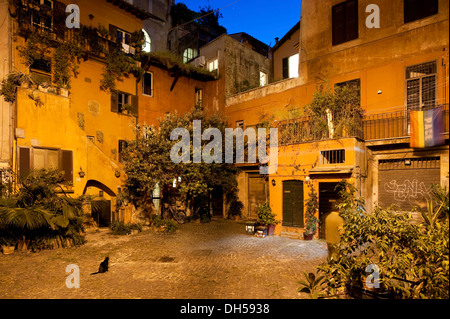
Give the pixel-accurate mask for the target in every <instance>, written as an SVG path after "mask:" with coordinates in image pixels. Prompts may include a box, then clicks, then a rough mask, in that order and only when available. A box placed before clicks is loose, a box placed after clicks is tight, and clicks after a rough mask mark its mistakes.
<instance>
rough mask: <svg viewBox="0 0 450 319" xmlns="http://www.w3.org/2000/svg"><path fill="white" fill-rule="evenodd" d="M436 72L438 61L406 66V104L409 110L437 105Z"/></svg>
mask: <svg viewBox="0 0 450 319" xmlns="http://www.w3.org/2000/svg"><path fill="white" fill-rule="evenodd" d="M436 72H437V66H436V61H432V62H427V63H422V64H417V65H412V66H409V67H407V68H406V76H405V77H406V106H407V109H408V111H411V110H418V109H421V108H426V107H433V106H434V105H435V102H436V77H437V74H436Z"/></svg>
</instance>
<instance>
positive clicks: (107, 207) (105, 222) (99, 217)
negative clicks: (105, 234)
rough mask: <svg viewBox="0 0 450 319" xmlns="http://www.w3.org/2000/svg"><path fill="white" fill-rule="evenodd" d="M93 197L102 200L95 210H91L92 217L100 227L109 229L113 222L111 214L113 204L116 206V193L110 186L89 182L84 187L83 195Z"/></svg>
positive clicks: (94, 181)
mask: <svg viewBox="0 0 450 319" xmlns="http://www.w3.org/2000/svg"><path fill="white" fill-rule="evenodd" d="M86 194H87V195H93V196H98V197H101V198H102V200H101V201H100V200H98V201H97V202H96V203H95V205H94V207H95V209H94V207H93V209H92V210H91V216H92V218H93V219H94V221H95V222H96V223H97V225H98V226H99V227H108V226H109V225H110V224H111V221H112V214H111V204H112V203H111V202H112V200H113V204H114V205H115V199H116V196H117V195H116V193H114V192H113V191H112V190H111V189H110V188H109V187H108V186H106V185H105V184H103V183H101V182H99V181H97V180H92V179H91V180H88V181H87V182H86V185H85V186H84V190H83V195H86Z"/></svg>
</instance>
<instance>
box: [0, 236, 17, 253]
mask: <svg viewBox="0 0 450 319" xmlns="http://www.w3.org/2000/svg"><path fill="white" fill-rule="evenodd" d="M16 244H17V240H16V239H15V238H13V237H6V236H4V237H1V238H0V245H1V246H2V251H3V254H5V255H9V254H12V253H14V250H15V249H16Z"/></svg>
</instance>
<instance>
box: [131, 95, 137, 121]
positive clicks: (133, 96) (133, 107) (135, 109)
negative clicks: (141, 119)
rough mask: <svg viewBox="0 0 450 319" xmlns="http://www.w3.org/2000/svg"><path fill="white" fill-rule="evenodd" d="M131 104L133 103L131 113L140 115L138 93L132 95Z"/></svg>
mask: <svg viewBox="0 0 450 319" xmlns="http://www.w3.org/2000/svg"><path fill="white" fill-rule="evenodd" d="M130 99H131V101H130V104H131V115H133V116H136V117H138V115H139V107H138V97H137V95H131V96H130Z"/></svg>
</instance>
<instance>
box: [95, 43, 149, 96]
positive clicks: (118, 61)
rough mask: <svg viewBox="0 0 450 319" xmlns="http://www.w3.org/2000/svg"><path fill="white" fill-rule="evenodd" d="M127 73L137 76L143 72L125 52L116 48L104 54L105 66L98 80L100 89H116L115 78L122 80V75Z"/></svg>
mask: <svg viewBox="0 0 450 319" xmlns="http://www.w3.org/2000/svg"><path fill="white" fill-rule="evenodd" d="M129 73H136V74H138V76H140V75H141V73H143V71H142V69H141V68H140V67H138V65H137V61H136V60H135V59H134V58H133V57H130V56H128V55H127V54H126V53H125V52H123V51H120V50H116V51H113V52H109V53H107V54H106V68H105V69H104V71H103V73H102V79H101V80H100V89H101V90H103V91H110V92H115V91H116V80H117V81H123V77H124V76H126V75H127V74H129Z"/></svg>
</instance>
